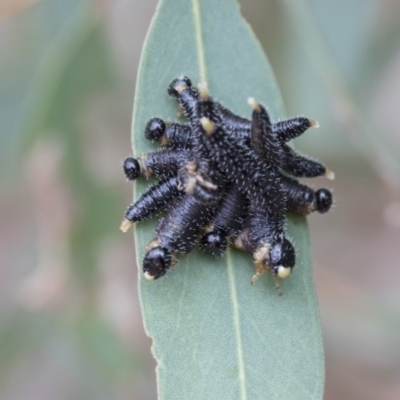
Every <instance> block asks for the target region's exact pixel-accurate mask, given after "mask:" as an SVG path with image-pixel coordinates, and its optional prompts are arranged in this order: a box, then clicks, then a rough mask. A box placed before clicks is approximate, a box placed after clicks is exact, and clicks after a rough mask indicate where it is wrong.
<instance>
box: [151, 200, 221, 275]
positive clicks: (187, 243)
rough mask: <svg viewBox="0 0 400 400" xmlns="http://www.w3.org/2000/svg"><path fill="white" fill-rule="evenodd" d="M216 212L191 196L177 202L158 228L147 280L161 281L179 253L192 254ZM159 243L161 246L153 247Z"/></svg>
mask: <svg viewBox="0 0 400 400" xmlns="http://www.w3.org/2000/svg"><path fill="white" fill-rule="evenodd" d="M214 212H215V209H214V208H212V207H209V206H207V205H205V204H203V203H201V202H199V201H197V200H196V198H194V197H193V196H191V195H187V196H185V197H183V198H181V199H180V200H179V201H177V202H176V203H175V204H174V205H173V206H172V207H171V208H170V209H169V212H168V214H167V216H166V217H165V218H163V219H162V220H160V222H159V223H158V225H157V228H156V232H157V239H155V241H153V242H151V243H150V246H149V247H152V248H151V249H150V250H149V251H148V252H147V253H146V255H145V257H144V261H143V272H144V274H145V276H146V278H147V279H149V280H153V279H158V278H159V277H160V276H162V275H164V274H165V273H166V271H167V270H168V269H169V268H170V266H171V262H172V260H173V258H174V257H175V258H176V257H177V255H178V254H179V253H183V254H186V253H189V252H190V251H191V250H192V249H193V247H194V246H195V245H196V241H197V236H198V234H199V232H200V231H201V230H202V229H203V227H204V225H205V224H206V223H207V221H208V220H209V219H210V218H212V216H213V213H214ZM152 243H156V244H157V246H154V247H153V246H152Z"/></svg>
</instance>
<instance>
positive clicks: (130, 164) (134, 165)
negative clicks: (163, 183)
mask: <svg viewBox="0 0 400 400" xmlns="http://www.w3.org/2000/svg"><path fill="white" fill-rule="evenodd" d="M124 173H125V176H126V177H127V178H128V179H129V180H130V181H133V180H135V179H136V178H137V177H138V176H139V175H140V165H139V161H138V160H136V159H135V158H133V157H128V158H127V159H126V160H125V161H124Z"/></svg>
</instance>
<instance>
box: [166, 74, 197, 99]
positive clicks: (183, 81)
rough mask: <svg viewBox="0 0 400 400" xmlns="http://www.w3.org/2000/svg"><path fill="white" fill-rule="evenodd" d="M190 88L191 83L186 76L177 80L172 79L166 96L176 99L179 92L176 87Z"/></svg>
mask: <svg viewBox="0 0 400 400" xmlns="http://www.w3.org/2000/svg"><path fill="white" fill-rule="evenodd" d="M185 86H186V87H192V81H191V80H190V79H189V78H188V77H187V76H181V77H179V78H177V79H174V80H173V81H172V82H171V83H170V85H169V86H168V94H169V95H170V96H174V97H178V95H179V91H178V90H177V88H178V87H181V88H183V87H185Z"/></svg>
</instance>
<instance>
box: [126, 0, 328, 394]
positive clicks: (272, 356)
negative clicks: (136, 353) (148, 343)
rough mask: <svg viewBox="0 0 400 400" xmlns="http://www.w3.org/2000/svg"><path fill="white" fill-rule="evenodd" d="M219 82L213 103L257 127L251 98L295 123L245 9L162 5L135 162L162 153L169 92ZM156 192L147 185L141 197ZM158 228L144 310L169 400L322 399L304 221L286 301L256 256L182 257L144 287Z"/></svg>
mask: <svg viewBox="0 0 400 400" xmlns="http://www.w3.org/2000/svg"><path fill="white" fill-rule="evenodd" d="M181 74H185V75H187V76H189V77H190V78H191V79H192V81H193V82H194V83H197V82H199V81H204V80H205V81H207V82H208V85H209V89H210V92H211V95H212V96H213V97H214V98H216V99H217V100H218V101H220V102H221V103H222V104H224V105H225V106H226V107H228V108H229V109H231V110H232V111H234V112H236V113H238V114H240V115H242V116H247V117H249V116H250V115H251V110H250V108H249V106H248V105H247V102H246V99H247V98H248V97H249V96H253V97H255V98H256V99H257V100H258V101H260V102H262V103H263V104H265V105H267V106H268V108H269V110H270V112H271V114H272V115H273V117H274V118H275V119H279V118H283V117H284V108H283V105H282V101H281V97H280V94H279V90H278V88H277V85H276V83H275V79H274V76H273V73H272V71H271V68H270V66H269V64H268V62H267V60H266V57H265V55H264V54H263V52H262V49H261V47H260V45H259V43H258V42H257V40H256V38H255V37H254V35H253V33H252V31H251V30H250V29H249V26H248V25H247V23H246V22H245V21H244V20H243V19H242V17H241V15H240V11H239V6H238V4H237V2H236V1H235V0H226V1H223V2H213V1H212V0H193V1H189V0H168V1H161V2H160V3H159V5H158V8H157V11H156V15H155V17H154V20H153V22H152V25H151V28H150V30H149V33H148V37H147V40H146V44H145V46H144V49H143V54H142V59H141V64H140V71H139V76H138V81H137V88H136V96H135V105H134V113H133V126H132V132H133V144H134V149H133V151H134V154H136V155H138V154H140V153H142V152H148V151H151V150H152V149H155V148H156V146H154V145H152V144H150V143H149V142H147V141H146V140H145V138H144V128H145V125H146V122H147V121H148V120H149V119H150V118H152V117H156V116H157V117H160V118H163V119H166V120H171V119H172V120H173V119H174V116H175V115H176V112H177V105H176V101H175V100H174V99H171V98H170V97H169V96H168V95H167V91H166V88H167V85H168V84H169V82H170V81H171V80H172V79H173V78H175V77H177V76H179V75H181ZM147 186H148V184H146V183H143V182H138V183H137V184H136V185H135V191H136V194H137V195H138V194H140V193H141V192H142V191H144V190H145V188H146V187H147ZM154 224H155V221H154V220H153V221H148V222H144V223H140V224H139V226H138V227H135V241H136V249H137V263H138V266H139V275H140V284H139V286H140V300H141V305H142V309H143V316H144V323H145V329H146V331H147V333H148V335H149V336H150V337H151V338H152V339H153V347H152V351H153V354H154V356H155V358H156V359H157V361H158V367H157V384H158V393H159V398H160V399H168V400H170V399H177V400H178V399H179V400H182V399H189V398H190V399H241V400H245V399H280V400H282V399H285V400H292V399H293V400H294V399H298V400H300V399H301V400H304V399H307V400H310V399H321V398H322V395H323V385H324V363H323V349H322V341H321V329H320V323H319V316H318V307H317V301H316V295H315V289H314V285H313V278H312V268H311V260H310V249H309V239H308V233H307V226H306V222H305V220H304V219H302V218H298V219H296V220H293V221H288V232H289V235H290V236H291V237H292V238H293V239H294V243H295V247H296V252H297V262H296V267H295V269H294V271H293V274H292V275H291V277H290V278H289V279H287V280H286V281H284V282H283V284H282V286H281V288H280V289H279V290H278V291H277V290H275V288H274V283H273V280H272V277H271V276H265V275H264V276H263V277H262V278H261V279H259V280H258V281H257V282H256V283H255V284H254V285H251V284H250V278H251V276H252V275H253V273H254V266H253V264H252V257H251V256H250V255H249V254H244V253H241V252H239V251H235V250H229V251H228V252H227V254H226V255H225V256H224V257H223V258H220V259H213V258H211V257H208V256H206V255H204V254H202V253H200V252H198V251H194V252H192V253H191V254H190V255H189V256H182V257H181V259H180V261H179V263H178V264H177V266H176V268H175V269H173V270H171V271H169V272H168V273H167V274H166V275H165V276H164V277H162V278H161V279H159V280H157V281H153V282H148V281H146V280H145V279H143V277H142V273H141V265H142V259H143V256H144V254H145V245H146V243H147V242H149V241H150V240H151V239H152V238H154V236H155V233H154Z"/></svg>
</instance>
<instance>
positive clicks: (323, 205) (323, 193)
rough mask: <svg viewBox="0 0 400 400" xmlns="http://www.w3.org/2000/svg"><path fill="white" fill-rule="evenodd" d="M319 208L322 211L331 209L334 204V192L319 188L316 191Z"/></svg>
mask: <svg viewBox="0 0 400 400" xmlns="http://www.w3.org/2000/svg"><path fill="white" fill-rule="evenodd" d="M315 199H316V202H317V210H318V212H320V213H325V212H327V211H329V209H330V208H331V205H332V193H331V192H330V191H329V190H328V189H319V190H318V191H317V192H316V193H315Z"/></svg>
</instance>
